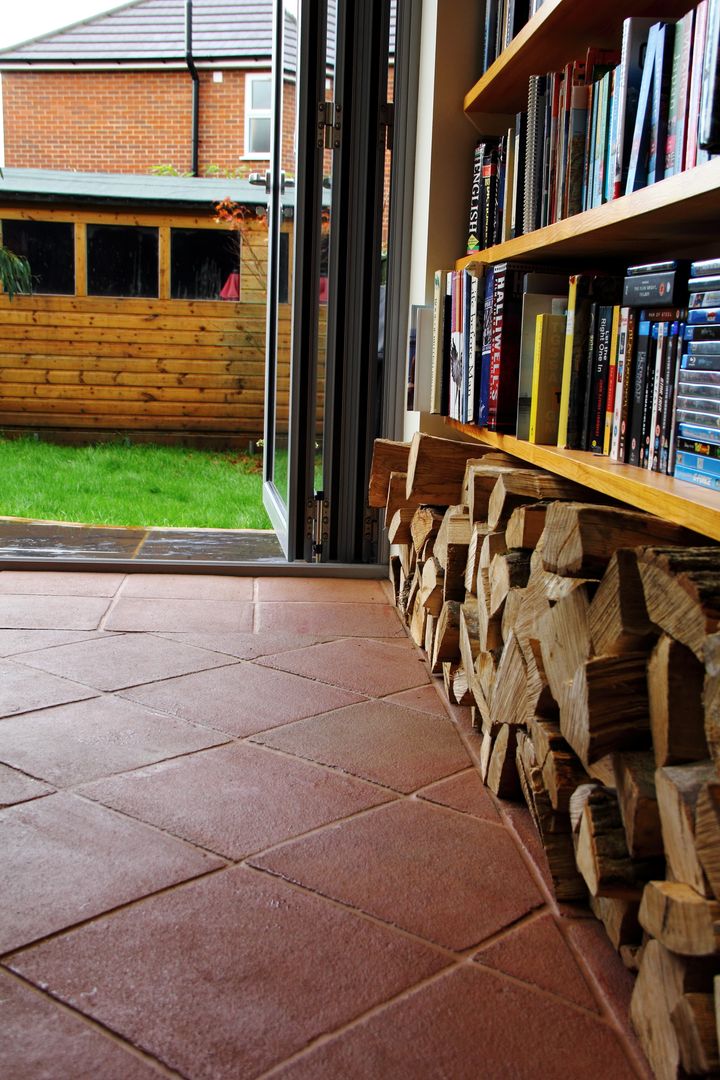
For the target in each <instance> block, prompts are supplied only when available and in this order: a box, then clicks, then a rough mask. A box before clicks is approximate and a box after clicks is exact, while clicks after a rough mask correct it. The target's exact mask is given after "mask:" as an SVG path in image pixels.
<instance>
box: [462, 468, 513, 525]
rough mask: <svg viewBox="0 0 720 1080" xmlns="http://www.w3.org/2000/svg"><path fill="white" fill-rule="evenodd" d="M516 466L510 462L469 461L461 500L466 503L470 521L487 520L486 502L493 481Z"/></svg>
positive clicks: (493, 485) (493, 484)
mask: <svg viewBox="0 0 720 1080" xmlns="http://www.w3.org/2000/svg"><path fill="white" fill-rule="evenodd" d="M514 468H516V466H515V465H512V464H511V463H509V462H508V463H507V464H499V463H497V462H491V461H486V462H478V461H469V462H468V468H467V470H466V472H465V479H464V482H463V501H464V502H465V503H467V507H468V511H469V513H470V520H471V521H482V522H487V515H488V504H489V502H490V495H491V494H492V489H493V488H494V487H495V481H496V480H497V478H498V476H501V475H502V474H503V473H506V472H512V471H513V469H514Z"/></svg>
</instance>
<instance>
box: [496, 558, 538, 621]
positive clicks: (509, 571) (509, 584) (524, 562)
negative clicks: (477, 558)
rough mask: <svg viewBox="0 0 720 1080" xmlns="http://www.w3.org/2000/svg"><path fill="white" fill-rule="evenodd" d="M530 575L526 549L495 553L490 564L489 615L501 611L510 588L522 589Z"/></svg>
mask: <svg viewBox="0 0 720 1080" xmlns="http://www.w3.org/2000/svg"><path fill="white" fill-rule="evenodd" d="M529 576H530V554H529V552H527V551H508V553H507V554H506V555H496V556H495V558H494V559H493V561H492V563H491V564H490V571H489V581H490V615H491V616H492V615H495V614H496V613H499V612H501V611H502V606H503V604H504V603H505V598H506V596H507V594H508V593H509V592H510V590H511V589H524V588H525V586H526V585H527V583H528V578H529Z"/></svg>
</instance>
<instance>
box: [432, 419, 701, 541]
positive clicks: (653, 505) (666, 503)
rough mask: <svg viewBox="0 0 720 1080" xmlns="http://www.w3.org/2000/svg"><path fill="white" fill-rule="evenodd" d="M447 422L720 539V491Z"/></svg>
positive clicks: (494, 444)
mask: <svg viewBox="0 0 720 1080" xmlns="http://www.w3.org/2000/svg"><path fill="white" fill-rule="evenodd" d="M445 422H446V423H447V424H448V425H450V426H451V427H453V428H455V429H456V430H458V431H462V432H463V433H464V434H465V435H469V436H471V437H472V438H473V439H477V440H478V442H482V443H485V445H487V446H494V447H497V448H498V449H499V450H504V451H505V452H506V453H508V454H513V455H514V456H515V457H518V458H521V459H522V460H523V461H529V462H531V463H532V464H533V465H537V466H539V467H540V468H543V469H547V470H548V471H549V472H553V473H556V474H557V475H558V476H564V477H566V479H568V480H575V481H576V482H577V483H579V484H584V485H585V486H586V487H590V488H594V489H595V490H596V491H601V492H603V494H605V495H610V496H611V497H612V498H615V499H618V500H620V501H621V502H625V503H628V504H629V505H630V506H634V507H637V509H639V510H647V511H649V512H650V513H651V514H657V516H658V517H662V518H665V519H666V520H668V521H674V522H675V523H676V524H678V525H684V526H686V527H687V528H689V529H694V530H695V531H696V532H699V533H702V534H703V535H704V536H709V537H711V538H712V539H713V540H720V492H715V491H709V490H707V489H706V488H702V487H698V486H696V485H695V484H688V483H686V482H685V481H684V480H676V479H675V478H674V477H672V476H661V475H660V474H659V473H651V472H647V471H646V470H645V469H638V468H635V467H634V466H633V465H621V464H620V463H619V462H616V461H611V460H610V459H609V458H607V457H599V456H598V455H596V454H588V453H585V452H583V451H581V450H559V449H558V448H557V447H555V446H537V445H535V444H534V443H529V442H524V441H523V440H522V439H516V438H515V437H514V436H512V435H498V434H497V433H496V432H494V431H486V430H485V429H484V428H478V427H474V426H473V425H470V424H459V423H458V422H457V421H455V420H450V419H446V421H445Z"/></svg>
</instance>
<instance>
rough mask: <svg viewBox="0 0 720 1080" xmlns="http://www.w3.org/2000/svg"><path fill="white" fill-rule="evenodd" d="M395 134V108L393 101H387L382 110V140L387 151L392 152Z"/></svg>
mask: <svg viewBox="0 0 720 1080" xmlns="http://www.w3.org/2000/svg"><path fill="white" fill-rule="evenodd" d="M394 134H395V106H394V104H393V103H392V102H391V101H387V102H386V103H385V104H384V105H383V106H382V107H381V109H380V138H381V139H382V141H383V142H384V144H385V148H386V150H392V148H393V136H394Z"/></svg>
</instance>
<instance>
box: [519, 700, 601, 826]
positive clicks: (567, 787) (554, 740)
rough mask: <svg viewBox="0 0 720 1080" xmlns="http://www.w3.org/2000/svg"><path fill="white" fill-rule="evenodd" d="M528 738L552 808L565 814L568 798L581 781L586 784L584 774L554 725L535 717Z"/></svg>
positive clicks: (585, 775) (567, 810)
mask: <svg viewBox="0 0 720 1080" xmlns="http://www.w3.org/2000/svg"><path fill="white" fill-rule="evenodd" d="M530 738H531V739H532V744H533V748H534V750H535V757H536V759H537V763H538V766H539V768H540V771H541V773H542V778H543V786H544V787H545V790H546V791H547V793H548V796H549V798H550V803H551V805H552V808H553V810H559V811H560V812H561V813H563V814H567V813H568V812H569V809H570V797H571V796H572V794H573V792H574V791H575V789H576V788H578V787H580V785H581V784H587V783H588V779H589V778H588V775H587V773H586V772H585V770H584V769H583V767H582V765H581V763H580V761H579V760H578V758H577V757H576V755H575V754H574V753H573V752H572V750H571V749H570V747H569V746H568V744H567V742H566V741H565V739H564V738H563V736H562V734H561V732H560V727H559V726H558V725H557V724H555V723H553V722H552V721H549V720H540V719H539V718H537V717H535V718H534V719H533V720H532V722H531V724H530Z"/></svg>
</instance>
